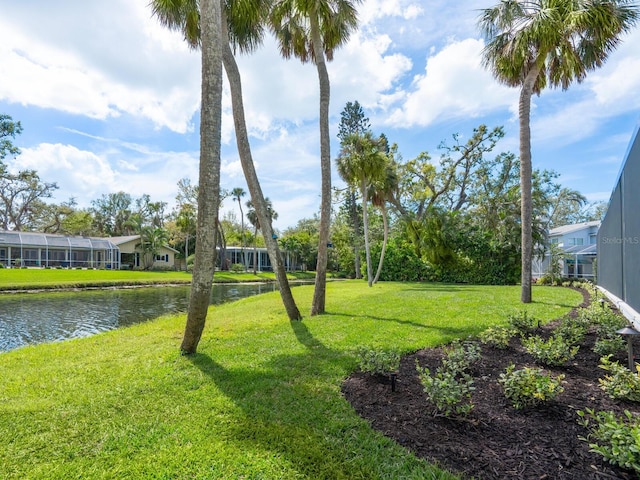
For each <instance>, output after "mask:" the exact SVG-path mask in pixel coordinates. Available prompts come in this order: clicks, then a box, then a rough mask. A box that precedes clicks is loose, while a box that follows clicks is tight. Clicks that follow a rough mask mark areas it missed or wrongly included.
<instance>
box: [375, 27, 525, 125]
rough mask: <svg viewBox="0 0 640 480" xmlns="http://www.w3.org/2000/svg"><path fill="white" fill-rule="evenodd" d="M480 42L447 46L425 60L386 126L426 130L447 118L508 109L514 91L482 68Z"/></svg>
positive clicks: (468, 40) (457, 43)
mask: <svg viewBox="0 0 640 480" xmlns="http://www.w3.org/2000/svg"><path fill="white" fill-rule="evenodd" d="M482 47H483V42H482V41H480V40H474V39H467V40H463V41H460V42H454V43H451V44H449V45H448V46H447V47H446V48H444V49H443V50H441V51H440V52H438V53H436V54H435V55H432V56H430V57H429V58H427V62H426V68H425V73H424V74H421V75H417V76H416V77H415V78H414V80H413V83H412V85H411V91H408V92H407V93H406V97H405V99H404V101H403V104H402V106H401V107H400V108H397V109H396V110H395V111H393V113H392V114H391V115H390V117H389V119H388V122H387V123H388V124H389V125H392V126H403V127H410V126H412V125H421V126H427V125H430V124H432V123H433V122H435V121H438V120H443V119H450V118H462V117H464V118H469V117H479V116H482V115H486V114H488V113H489V112H491V111H495V110H499V109H505V108H509V107H511V106H512V105H513V104H514V102H515V101H517V91H516V90H515V89H511V88H507V87H504V86H501V85H499V84H498V83H497V82H496V81H495V80H494V78H493V77H492V76H491V73H490V72H488V71H487V70H485V69H484V68H483V67H482V66H481V64H480V59H481V51H482Z"/></svg>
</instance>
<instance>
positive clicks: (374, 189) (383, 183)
mask: <svg viewBox="0 0 640 480" xmlns="http://www.w3.org/2000/svg"><path fill="white" fill-rule="evenodd" d="M397 190H398V174H397V172H396V169H395V168H394V166H393V164H392V163H391V162H389V161H387V164H386V165H385V168H384V173H383V174H382V176H381V178H380V179H378V180H377V181H374V182H373V183H372V184H371V185H370V186H369V197H370V198H371V203H372V204H373V205H375V206H376V207H378V208H379V209H380V211H381V212H382V224H383V227H384V233H383V240H382V249H381V250H380V260H379V261H378V270H377V271H376V275H375V277H373V283H374V284H375V283H378V279H379V278H380V273H381V272H382V265H383V264H384V254H385V252H386V250H387V242H388V240H389V220H388V218H387V217H388V215H387V201H389V199H390V198H391V196H392V195H393V193H394V192H396V191H397Z"/></svg>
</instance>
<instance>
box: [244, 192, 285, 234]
mask: <svg viewBox="0 0 640 480" xmlns="http://www.w3.org/2000/svg"><path fill="white" fill-rule="evenodd" d="M264 203H265V206H266V207H267V213H268V214H269V217H270V218H271V220H277V219H278V212H276V211H275V210H274V209H273V204H272V203H271V199H270V198H269V197H265V199H264ZM245 205H246V207H247V220H249V223H250V224H251V225H253V226H254V227H255V228H256V229H257V230H261V227H260V220H259V219H258V213H257V212H256V209H255V207H254V205H253V201H251V200H247V203H245Z"/></svg>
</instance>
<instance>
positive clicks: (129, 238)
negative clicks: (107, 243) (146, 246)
mask: <svg viewBox="0 0 640 480" xmlns="http://www.w3.org/2000/svg"><path fill="white" fill-rule="evenodd" d="M109 240H111V242H112V243H113V244H114V245H122V244H123V243H129V242H131V241H132V240H140V235H126V236H123V237H109Z"/></svg>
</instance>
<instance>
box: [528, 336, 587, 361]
mask: <svg viewBox="0 0 640 480" xmlns="http://www.w3.org/2000/svg"><path fill="white" fill-rule="evenodd" d="M522 346H523V347H524V348H525V349H526V350H527V352H529V353H530V354H531V355H533V357H534V358H535V359H536V361H537V362H538V363H541V364H543V365H547V366H550V367H558V366H561V365H564V364H565V363H567V362H568V361H569V360H571V359H572V358H573V357H575V356H576V354H577V353H578V350H579V349H580V347H578V346H577V345H575V346H574V345H570V344H569V343H567V342H566V341H565V340H564V339H563V338H562V337H560V336H557V335H553V336H551V337H550V338H549V339H548V340H545V339H543V338H540V337H538V336H532V337H529V338H525V339H523V340H522Z"/></svg>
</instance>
